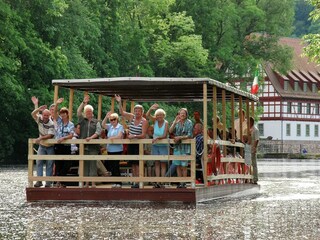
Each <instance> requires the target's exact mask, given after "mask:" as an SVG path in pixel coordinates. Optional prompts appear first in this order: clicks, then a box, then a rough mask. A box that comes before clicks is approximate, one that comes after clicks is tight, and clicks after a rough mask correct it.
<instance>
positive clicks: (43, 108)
mask: <svg viewBox="0 0 320 240" xmlns="http://www.w3.org/2000/svg"><path fill="white" fill-rule="evenodd" d="M45 109H47V105H42V106H40V107H38V108H36V109H35V110H33V112H32V113H31V116H32V118H33V119H34V120H35V121H37V119H38V113H39V112H40V111H43V110H45Z"/></svg>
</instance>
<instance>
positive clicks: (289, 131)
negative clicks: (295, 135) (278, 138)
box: [286, 123, 291, 136]
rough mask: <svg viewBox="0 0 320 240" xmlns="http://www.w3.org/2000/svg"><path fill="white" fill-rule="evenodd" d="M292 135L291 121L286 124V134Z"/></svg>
mask: <svg viewBox="0 0 320 240" xmlns="http://www.w3.org/2000/svg"><path fill="white" fill-rule="evenodd" d="M290 135H291V125H290V124H289V123H287V124H286V136H290Z"/></svg>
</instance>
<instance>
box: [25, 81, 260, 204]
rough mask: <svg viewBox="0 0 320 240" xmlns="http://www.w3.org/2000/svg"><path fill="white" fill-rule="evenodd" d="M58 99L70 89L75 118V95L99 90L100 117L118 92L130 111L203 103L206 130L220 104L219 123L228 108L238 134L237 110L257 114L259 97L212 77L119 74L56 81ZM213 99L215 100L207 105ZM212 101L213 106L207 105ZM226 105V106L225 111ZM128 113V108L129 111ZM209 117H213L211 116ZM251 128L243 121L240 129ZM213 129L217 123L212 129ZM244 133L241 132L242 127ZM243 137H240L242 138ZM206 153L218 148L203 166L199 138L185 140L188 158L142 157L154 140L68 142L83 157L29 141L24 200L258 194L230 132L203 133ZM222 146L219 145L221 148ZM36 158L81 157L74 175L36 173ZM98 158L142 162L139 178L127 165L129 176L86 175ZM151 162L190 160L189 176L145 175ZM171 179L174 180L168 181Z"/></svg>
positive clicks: (184, 198) (171, 198) (185, 198)
mask: <svg viewBox="0 0 320 240" xmlns="http://www.w3.org/2000/svg"><path fill="white" fill-rule="evenodd" d="M52 84H53V86H54V102H55V101H56V100H57V99H58V96H59V90H61V89H64V90H63V91H65V89H67V90H69V116H72V113H73V108H74V106H73V105H74V103H73V102H74V98H75V94H76V93H77V94H79V93H78V92H82V94H84V95H86V94H95V95H96V96H97V99H98V106H97V118H98V119H101V116H102V102H103V98H104V97H105V96H107V97H110V98H111V106H110V110H111V111H115V99H114V96H115V94H119V95H120V96H121V97H122V99H123V108H124V109H126V106H127V105H129V101H130V102H131V111H132V110H133V106H134V103H135V102H139V103H143V102H158V103H159V102H168V103H172V104H174V103H175V102H179V103H184V102H201V103H202V104H203V108H202V110H203V116H202V121H203V127H204V129H208V117H207V116H208V112H209V111H212V116H213V118H212V119H213V121H214V123H213V125H214V126H217V120H216V119H217V116H218V112H217V109H218V105H219V107H220V106H221V109H222V111H221V116H220V118H221V122H222V123H223V124H224V126H226V125H227V111H228V112H230V116H228V117H231V120H230V122H231V126H230V127H231V129H232V133H231V134H232V136H234V134H235V133H234V119H235V111H236V109H237V108H239V109H243V108H245V109H246V117H247V118H249V116H250V115H253V114H254V110H255V105H256V102H257V101H258V98H257V97H256V96H255V95H252V94H250V93H248V92H245V91H242V90H239V89H237V88H235V87H232V86H230V85H228V84H224V83H221V82H219V81H216V80H213V79H210V78H162V77H117V78H94V79H93V78H91V79H59V80H53V81H52ZM209 102H211V103H212V104H208V103H209ZM208 105H212V108H211V109H208ZM227 108H228V110H227ZM127 111H128V110H127ZM210 121H211V119H210ZM244 127H248V126H242V125H241V124H240V129H242V128H244ZM214 128H215V127H214ZM241 132H242V131H241ZM240 135H242V133H240ZM240 137H241V136H240ZM203 139H204V143H207V144H204V153H208V149H209V148H211V149H214V150H215V151H213V152H212V153H211V155H210V154H203V158H202V167H200V168H199V167H197V166H196V160H195V159H196V150H195V149H196V147H195V144H196V143H195V140H194V139H188V140H183V142H182V143H184V144H190V145H191V154H190V155H185V156H175V155H144V151H143V149H144V145H145V144H152V140H151V139H139V140H137V139H134V140H129V139H118V140H110V139H93V140H92V141H90V142H86V141H85V140H82V139H76V140H67V141H65V142H64V143H65V144H78V145H79V155H37V154H36V152H35V145H36V141H35V139H33V138H30V139H29V142H28V145H29V151H28V186H27V188H26V198H27V201H28V202H34V201H72V202H79V201H156V202H171V201H178V202H188V203H199V202H204V201H208V200H212V199H216V198H222V197H226V196H230V195H232V194H238V193H248V194H252V193H257V192H258V191H259V185H255V184H252V169H251V168H250V166H249V167H248V166H246V164H245V159H244V158H243V157H242V156H243V152H244V144H243V143H241V142H234V141H232V140H231V141H230V140H227V136H226V131H224V133H223V136H222V139H220V140H218V136H217V132H216V129H214V130H213V136H212V139H211V138H209V136H208V133H207V131H204V133H203ZM46 141H47V142H48V143H52V144H54V143H57V141H56V140H54V139H50V140H46ZM161 142H162V143H167V144H169V143H170V144H174V142H173V140H172V139H171V140H161V141H160V143H161ZM107 143H122V144H139V155H84V148H85V146H86V144H107ZM219 147H220V149H219ZM230 147H231V148H236V147H237V148H240V154H238V155H231V156H227V149H228V148H230ZM35 160H55V161H61V160H67V161H74V160H76V161H79V168H78V171H79V172H78V175H74V176H63V177H58V176H50V177H47V176H43V177H38V176H35V175H34V173H35V171H34V161H35ZM99 160H118V161H119V160H121V161H123V162H125V161H129V160H137V161H139V176H138V177H132V176H131V174H130V168H129V167H126V166H123V167H122V170H123V171H124V173H125V174H123V175H122V176H121V177H114V176H96V177H88V176H84V171H83V170H84V161H99ZM151 160H166V161H172V160H189V162H190V166H189V175H188V177H185V178H183V177H148V176H145V171H144V168H145V163H146V161H151ZM196 171H202V173H203V183H198V182H197V181H196V177H195V176H196ZM35 181H53V182H57V181H59V182H70V183H71V182H73V183H74V182H76V184H75V186H67V187H66V188H57V187H51V188H45V187H40V188H35V187H33V184H34V182H35ZM84 182H100V183H103V184H99V185H97V187H96V188H85V187H84V184H83V183H84ZM112 182H123V183H130V182H138V183H139V186H140V188H137V189H133V188H130V185H125V184H124V185H123V187H122V188H112V187H111V183H112ZM150 182H158V183H164V185H165V188H153V187H152V186H150V185H148V183H150ZM180 182H185V183H187V188H176V187H175V185H174V184H175V183H180ZM168 183H170V184H168Z"/></svg>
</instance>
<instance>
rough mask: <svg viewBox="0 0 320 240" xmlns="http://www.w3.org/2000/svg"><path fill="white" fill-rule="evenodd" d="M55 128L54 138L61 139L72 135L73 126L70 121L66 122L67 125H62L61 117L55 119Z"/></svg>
mask: <svg viewBox="0 0 320 240" xmlns="http://www.w3.org/2000/svg"><path fill="white" fill-rule="evenodd" d="M55 127H56V135H55V138H56V139H59V138H62V137H66V136H68V135H70V134H72V135H73V134H74V124H73V123H72V122H70V121H68V123H67V124H64V123H63V121H62V118H61V117H58V119H57V125H56V126H55Z"/></svg>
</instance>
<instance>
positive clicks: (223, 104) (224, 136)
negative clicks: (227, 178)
mask: <svg viewBox="0 0 320 240" xmlns="http://www.w3.org/2000/svg"><path fill="white" fill-rule="evenodd" d="M226 110H227V109H226V90H225V89H222V124H223V136H222V138H223V140H224V141H226V139H227V131H226V130H227V117H226V116H227V114H226ZM223 156H224V157H226V156H227V146H226V145H224V146H223ZM223 169H224V172H225V174H228V172H227V170H228V169H227V163H223Z"/></svg>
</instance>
